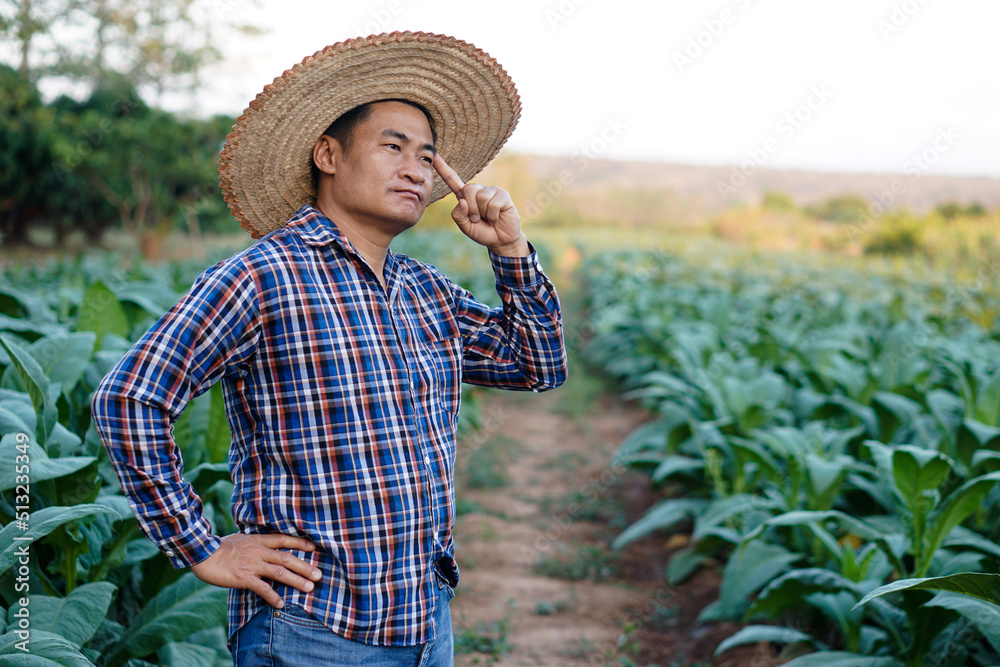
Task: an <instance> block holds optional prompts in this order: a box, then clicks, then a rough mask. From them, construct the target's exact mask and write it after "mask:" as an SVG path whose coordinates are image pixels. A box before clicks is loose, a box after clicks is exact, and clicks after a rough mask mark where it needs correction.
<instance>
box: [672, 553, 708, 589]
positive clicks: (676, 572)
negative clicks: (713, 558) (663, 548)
mask: <svg viewBox="0 0 1000 667" xmlns="http://www.w3.org/2000/svg"><path fill="white" fill-rule="evenodd" d="M707 558H708V556H707V555H705V554H703V553H700V552H698V551H697V550H696V549H695V548H694V547H684V548H683V549H678V550H677V551H675V552H673V553H672V554H670V563H669V564H668V565H667V571H666V575H667V580H668V581H670V585H671V586H676V585H677V584H680V583H682V582H684V581H685V580H686V579H687V578H688V577H690V576H691V575H692V574H694V572H695V570H697V569H698V567H699V566H700V565H701V564H702V563H703V562H704V561H705V560H706V559H707Z"/></svg>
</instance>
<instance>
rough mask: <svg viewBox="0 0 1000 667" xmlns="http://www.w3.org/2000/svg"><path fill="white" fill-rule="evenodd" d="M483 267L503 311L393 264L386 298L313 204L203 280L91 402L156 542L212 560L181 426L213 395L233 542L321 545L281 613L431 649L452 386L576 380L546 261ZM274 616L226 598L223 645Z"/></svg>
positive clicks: (450, 517) (177, 556) (250, 596)
mask: <svg viewBox="0 0 1000 667" xmlns="http://www.w3.org/2000/svg"><path fill="white" fill-rule="evenodd" d="M491 261H492V264H493V269H494V272H495V274H496V279H497V282H496V285H497V292H498V294H499V295H500V297H501V300H502V302H503V305H502V306H501V307H499V308H496V309H490V308H488V307H487V306H484V305H483V304H481V303H479V302H478V301H476V300H475V299H474V298H473V296H472V294H470V293H469V292H468V291H466V290H464V289H462V288H461V287H459V286H457V285H455V284H454V283H453V282H451V281H450V280H448V279H447V278H446V277H444V276H443V275H442V274H441V273H439V272H438V271H437V270H436V269H435V268H434V267H431V266H429V265H426V264H423V263H421V262H418V261H415V260H413V259H410V258H409V257H406V256H404V255H399V254H395V253H393V252H391V251H390V252H389V254H388V256H387V258H386V264H385V276H386V285H387V288H386V289H383V288H382V286H381V285H380V283H379V281H378V280H377V278H376V276H375V274H374V273H373V271H372V270H371V268H369V266H368V264H367V263H366V262H365V261H364V260H363V259H362V258H361V256H360V255H359V254H358V253H357V251H356V250H355V249H354V247H353V246H352V245H351V243H350V242H349V241H348V240H347V239H346V238H345V237H344V236H343V235H342V234H341V233H340V232H339V231H338V230H337V228H336V227H335V226H334V224H333V223H332V222H331V221H330V220H328V219H327V218H326V217H324V216H323V215H322V214H321V213H319V212H318V211H316V210H315V209H313V208H312V207H309V206H305V207H303V208H302V209H300V210H299V211H298V213H296V214H295V216H294V217H293V218H292V219H291V220H290V221H289V223H288V224H287V226H285V227H283V228H281V229H279V230H277V231H275V232H272V233H270V234H268V235H267V236H265V237H263V238H262V239H260V240H259V241H258V242H257V243H255V244H254V245H253V246H252V247H250V248H248V249H247V250H245V251H243V252H240V253H238V254H236V255H234V256H233V257H231V258H229V259H227V260H224V261H222V262H220V263H218V264H216V265H215V266H212V267H211V268H209V269H208V270H206V271H205V272H204V273H203V274H202V275H201V276H199V277H198V279H197V280H196V281H195V283H194V285H193V286H192V288H191V290H190V291H189V292H188V294H186V295H185V296H184V297H183V298H182V299H181V300H180V301H179V302H178V303H177V304H176V305H175V306H174V307H173V308H171V309H170V310H169V311H168V312H167V313H166V314H165V315H164V316H163V317H162V318H161V319H160V320H159V321H157V322H156V323H155V324H154V325H153V326H152V327H151V328H150V329H149V331H148V332H147V333H146V334H145V335H144V336H143V337H142V338H141V339H140V340H139V341H138V342H137V343H136V345H135V346H134V347H133V348H132V349H131V351H129V352H128V354H126V355H125V357H124V358H123V359H122V360H121V361H120V362H119V363H118V365H117V366H115V368H114V369H113V370H112V371H111V372H110V373H109V374H108V376H107V377H105V378H104V380H103V381H102V383H101V385H100V387H99V388H98V390H97V392H96V393H95V395H94V398H93V414H94V420H95V424H96V426H97V429H98V432H99V433H100V435H101V438H102V440H103V442H104V444H105V447H106V449H107V451H108V453H109V455H110V457H111V461H112V462H113V464H114V466H115V468H116V470H117V472H118V475H119V477H120V479H121V481H122V487H123V489H124V490H125V493H126V495H127V496H128V497H129V499H130V502H131V503H132V506H133V508H134V510H135V512H136V515H137V517H138V519H139V523H140V525H141V527H142V529H143V530H144V531H145V533H146V534H147V535H148V536H149V537H150V539H152V540H153V541H154V542H155V543H156V544H157V545H158V546H159V547H160V549H162V550H163V551H164V552H165V553H166V554H167V556H168V557H169V558H170V560H171V562H172V563H173V564H174V566H175V567H187V566H191V565H194V564H196V563H198V562H201V561H202V560H204V559H205V558H207V557H208V556H209V555H211V554H212V552H213V551H214V550H215V549H216V548H217V547H218V546H219V544H220V538H219V537H218V536H216V535H213V534H212V528H211V526H210V524H209V523H208V521H207V520H206V519H205V517H204V516H203V515H202V505H201V502H200V501H199V499H198V497H197V496H196V495H195V493H194V492H193V490H192V488H191V486H190V485H189V484H188V483H186V482H185V481H184V479H183V478H182V476H181V473H182V468H183V461H182V459H181V455H180V452H179V450H178V448H177V446H176V445H175V443H174V441H173V437H172V434H171V424H172V423H173V422H174V421H175V420H176V419H177V418H178V417H179V416H180V414H181V412H182V411H183V410H184V406H185V404H186V403H187V402H188V401H189V400H191V399H192V398H193V397H195V396H197V395H199V394H201V393H203V392H205V391H207V390H208V389H209V388H210V387H211V386H212V385H213V384H214V383H215V382H217V381H219V380H221V381H222V386H223V390H224V395H225V400H226V410H227V416H228V420H229V425H230V427H231V429H232V434H233V441H232V445H231V449H230V455H229V463H230V470H231V472H232V477H233V482H234V484H235V486H236V489H235V493H234V495H233V517H234V519H235V522H236V524H237V526H238V527H239V529H240V530H241V531H242V532H244V533H272V532H277V533H285V534H288V535H296V536H301V537H304V538H307V539H309V540H311V541H312V542H314V543H315V544H316V545H317V551H316V552H304V551H292V553H293V554H294V555H296V556H298V557H299V558H301V559H303V560H304V561H306V562H308V563H311V564H312V565H315V566H316V567H317V568H319V570H320V571H321V572H322V573H323V577H322V579H321V580H320V581H319V582H316V587H315V589H314V590H313V591H312V592H310V593H303V592H301V591H298V590H296V589H294V588H291V587H289V586H285V585H283V584H278V583H275V584H274V586H275V589H276V590H277V591H278V593H279V594H280V595H281V596H282V597H283V598H284V600H285V601H286V603H295V604H299V605H301V606H303V607H304V608H306V609H307V610H309V611H310V612H312V613H313V614H315V615H316V616H317V617H318V618H319V619H320V620H322V621H323V622H324V623H325V624H326V625H327V626H329V627H330V629H331V630H333V631H334V632H336V633H338V634H340V635H342V636H345V637H347V638H349V639H353V640H356V641H361V642H365V643H369V644H377V645H391V646H411V645H417V644H422V643H425V642H427V641H430V640H433V639H434V638H435V637H436V628H434V627H433V623H432V620H431V619H432V617H433V615H434V611H435V606H436V604H437V600H438V596H437V587H436V584H435V580H434V574H433V565H434V563H435V561H436V560H437V559H438V558H440V557H441V556H445V555H447V556H454V541H453V537H452V526H453V524H454V519H455V505H454V488H453V468H454V462H455V430H456V426H457V419H458V410H459V403H460V399H461V388H460V383H461V382H463V381H464V382H469V383H473V384H481V385H489V386H493V387H502V388H507V389H518V390H536V391H540V390H544V389H550V388H553V387H556V386H558V385H559V384H560V383H562V381H563V380H564V379H565V375H566V354H565V349H564V346H563V335H562V325H561V315H560V309H559V302H558V299H557V296H556V293H555V289H554V288H553V286H552V283H551V282H550V281H549V280H548V279H547V278H546V276H545V275H544V274H543V273H542V270H541V267H540V266H539V264H538V262H537V258H536V257H535V255H534V254H532V255H531V256H529V257H524V258H510V257H499V256H495V255H491ZM265 606H266V603H265V602H264V601H263V599H262V598H260V597H259V596H258V595H257V594H255V593H253V592H251V591H247V590H241V589H233V590H231V591H230V595H229V631H230V635H231V634H232V633H234V632H236V630H238V629H239V628H240V627H241V626H242V625H243V624H244V623H245V622H246V621H248V620H249V619H250V617H251V616H253V614H254V613H255V612H257V611H258V610H260V609H261V608H263V607H265Z"/></svg>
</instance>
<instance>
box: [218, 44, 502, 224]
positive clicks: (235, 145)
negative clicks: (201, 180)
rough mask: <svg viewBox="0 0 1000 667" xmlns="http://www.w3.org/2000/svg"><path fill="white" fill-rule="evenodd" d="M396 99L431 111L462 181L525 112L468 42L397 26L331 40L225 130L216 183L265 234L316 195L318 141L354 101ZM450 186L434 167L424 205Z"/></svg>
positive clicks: (441, 145) (441, 148) (441, 146)
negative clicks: (314, 169) (314, 159)
mask: <svg viewBox="0 0 1000 667" xmlns="http://www.w3.org/2000/svg"><path fill="white" fill-rule="evenodd" d="M393 98H397V99H405V100H410V101H412V102H416V103H417V104H420V105H422V106H423V107H424V108H426V109H427V111H428V112H429V113H430V115H431V118H433V119H434V123H435V129H436V131H437V135H438V139H437V150H438V152H440V153H441V156H442V157H443V158H444V159H445V160H446V161H447V162H448V164H450V165H451V167H452V168H453V169H455V171H456V172H458V175H459V176H461V177H462V180H464V181H468V180H470V179H472V178H473V177H474V176H475V175H476V174H478V173H479V172H480V171H482V170H483V168H484V167H485V166H486V165H487V164H489V162H490V160H492V159H493V158H494V157H496V154H497V153H498V152H499V151H500V148H501V147H502V146H503V144H504V143H505V142H506V141H507V139H508V138H509V137H510V135H511V133H512V132H513V131H514V127H515V126H516V125H517V121H518V119H519V118H520V115H521V101H520V97H519V96H518V93H517V89H516V87H515V86H514V82H513V81H512V80H511V78H510V76H509V75H508V74H507V72H506V71H505V70H504V69H503V67H501V66H500V64H499V63H498V62H497V61H496V60H494V59H493V58H492V57H490V55H489V54H487V53H485V52H484V51H482V50H481V49H478V48H476V47H475V46H473V45H472V44H469V43H467V42H463V41H462V40H459V39H455V38H454V37H448V36H446V35H436V34H431V33H424V32H393V33H385V34H381V35H371V36H369V37H365V38H357V39H352V40H348V41H345V42H339V43H337V44H332V45H330V46H327V47H326V48H324V49H323V50H321V51H318V52H316V53H315V54H313V55H311V56H308V57H307V58H305V59H304V60H303V61H302V62H301V63H299V64H297V65H295V66H294V67H292V68H291V69H289V70H286V71H285V72H284V73H283V74H282V75H281V76H279V77H277V78H276V79H275V80H274V82H273V83H271V84H269V85H267V86H265V88H264V90H263V91H262V92H261V93H260V94H259V95H257V98H256V99H255V100H254V101H253V102H251V103H250V106H249V107H247V109H246V110H245V111H244V112H243V114H242V115H241V116H240V117H239V118H238V119H237V121H236V124H235V125H234V126H233V131H232V132H231V133H230V134H229V136H228V137H226V143H225V145H224V146H223V149H222V152H221V154H220V156H219V183H220V185H221V187H222V191H223V194H224V196H225V200H226V203H227V204H228V205H229V209H230V211H231V212H232V214H233V216H234V217H235V218H236V219H237V220H238V221H239V223H240V226H241V227H243V229H245V230H246V231H248V232H250V234H251V235H252V236H253V237H254V238H260V237H261V236H263V235H264V234H267V233H268V232H270V231H273V230H275V229H278V228H280V227H282V226H283V225H284V224H285V223H286V222H287V221H288V218H289V217H291V216H292V215H293V214H294V213H295V211H297V210H298V209H299V208H300V207H301V206H302V205H304V204H312V203H314V202H315V199H316V189H315V185H314V183H313V179H312V172H311V170H312V151H313V145H314V144H315V143H316V139H318V138H319V137H320V135H322V133H323V131H324V130H326V128H327V127H329V125H330V123H332V122H333V121H334V120H335V119H337V118H338V117H340V116H341V115H342V114H344V113H345V112H347V111H349V110H351V109H353V108H354V107H357V106H360V105H362V104H366V103H368V102H375V101H379V100H386V99H393ZM448 192H449V190H448V186H447V185H446V184H445V183H444V182H443V181H442V180H441V179H440V177H439V176H437V175H436V174H435V176H434V186H433V189H432V191H431V197H430V200H429V202H428V203H430V202H434V201H437V200H438V199H441V198H442V197H444V196H445V195H447V194H448Z"/></svg>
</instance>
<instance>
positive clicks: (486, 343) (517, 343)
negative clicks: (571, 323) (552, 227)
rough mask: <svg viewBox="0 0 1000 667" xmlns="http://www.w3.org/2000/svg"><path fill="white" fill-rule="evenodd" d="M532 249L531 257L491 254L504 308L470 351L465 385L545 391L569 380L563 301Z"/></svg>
mask: <svg viewBox="0 0 1000 667" xmlns="http://www.w3.org/2000/svg"><path fill="white" fill-rule="evenodd" d="M528 249H529V254H528V255H527V256H500V255H496V254H494V253H491V256H490V259H491V261H492V263H493V268H494V273H495V274H496V278H497V282H496V286H497V294H498V295H499V296H500V298H501V300H502V302H503V306H502V308H500V309H495V310H492V311H488V312H487V314H486V315H485V316H484V317H483V319H482V321H481V322H480V323H479V326H478V328H477V329H476V330H475V335H474V336H472V337H471V340H470V342H469V343H468V344H467V345H466V347H465V359H464V362H465V363H464V365H463V370H464V380H465V381H466V382H469V383H471V384H483V385H492V386H498V387H502V388H506V389H531V390H535V391H542V390H545V389H552V388H554V387H557V386H559V385H560V384H562V382H563V381H564V380H565V378H566V352H565V347H564V344H563V327H562V312H561V309H560V305H559V298H558V296H557V294H556V290H555V287H554V286H553V285H552V282H551V281H550V280H549V279H548V277H547V276H546V275H545V274H544V273H543V272H542V270H541V267H540V266H539V265H538V261H537V256H536V255H535V253H534V249H533V248H531V247H530V246H528Z"/></svg>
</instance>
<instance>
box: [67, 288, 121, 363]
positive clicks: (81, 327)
mask: <svg viewBox="0 0 1000 667" xmlns="http://www.w3.org/2000/svg"><path fill="white" fill-rule="evenodd" d="M76 330H77V331H93V332H94V333H96V334H97V349H100V348H101V341H102V339H103V338H104V335H105V334H107V333H115V334H118V335H119V336H127V335H128V317H127V316H126V315H125V310H124V309H123V308H122V305H121V303H119V301H118V297H116V296H115V295H114V293H112V291H111V290H109V289H108V288H107V287H105V285H104V283H102V282H99V281H98V282H95V283H93V284H92V285H90V287H88V288H87V291H86V292H84V294H83V302H82V303H81V304H80V311H79V314H78V315H77V318H76Z"/></svg>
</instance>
